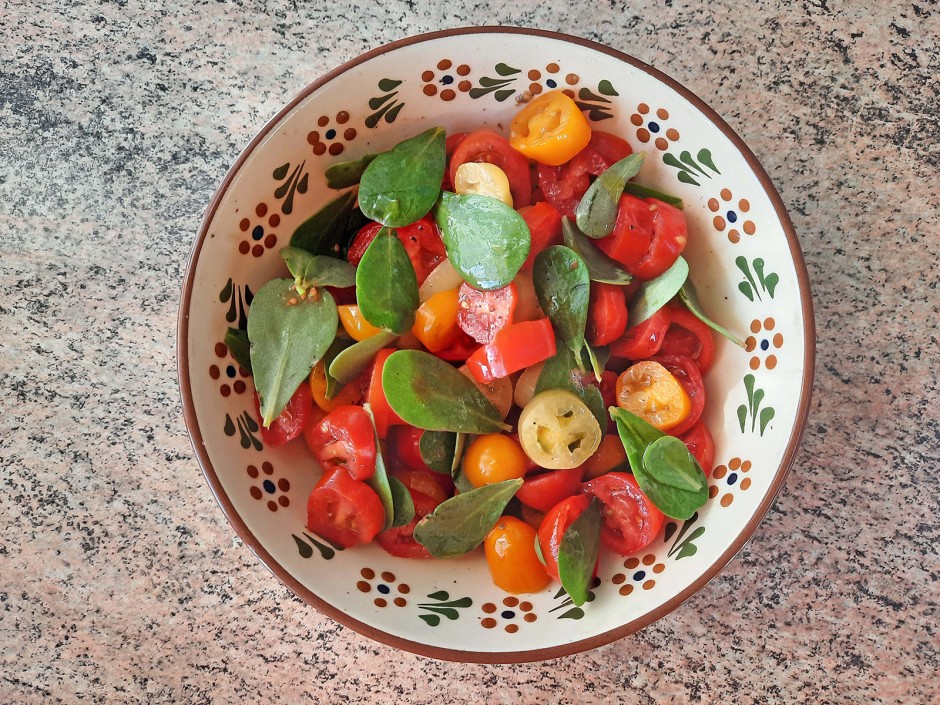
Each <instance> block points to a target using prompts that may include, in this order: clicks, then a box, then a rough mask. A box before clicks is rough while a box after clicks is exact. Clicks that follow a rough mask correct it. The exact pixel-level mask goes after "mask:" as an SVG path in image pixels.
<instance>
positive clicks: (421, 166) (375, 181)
mask: <svg viewBox="0 0 940 705" xmlns="http://www.w3.org/2000/svg"><path fill="white" fill-rule="evenodd" d="M444 137H445V133H444V128H442V127H434V128H431V129H430V130H426V131H425V132H422V133H421V134H420V135H416V136H415V137H412V138H410V139H407V140H405V141H404V142H400V143H399V144H397V145H395V146H394V147H393V148H392V149H391V150H389V151H388V152H383V153H382V154H379V155H376V157H375V159H373V160H372V162H371V163H370V164H369V166H367V167H366V169H365V171H364V172H363V174H362V180H361V181H360V183H359V207H360V208H361V209H362V212H363V213H365V215H366V216H367V217H369V218H371V219H372V220H375V221H378V222H379V223H382V224H383V225H387V226H389V227H393V228H397V227H401V226H403V225H410V224H411V223H413V222H415V221H416V220H417V219H418V218H420V217H421V216H423V215H425V214H426V213H427V212H428V211H429V210H431V208H432V206H434V203H435V201H437V197H438V196H439V195H440V193H441V181H442V180H443V178H444V164H445V160H446V155H445V150H444Z"/></svg>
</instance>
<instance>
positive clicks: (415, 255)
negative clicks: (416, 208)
mask: <svg viewBox="0 0 940 705" xmlns="http://www.w3.org/2000/svg"><path fill="white" fill-rule="evenodd" d="M383 227H384V226H383V225H382V224H381V223H369V224H368V225H366V226H365V227H363V228H362V229H361V230H360V231H359V232H358V233H357V234H356V237H355V238H354V239H353V241H352V244H351V245H350V246H349V252H348V253H347V254H346V259H348V260H349V262H350V263H351V264H354V265H358V264H359V262H360V261H361V260H362V256H363V255H364V254H365V252H366V250H367V249H368V248H369V245H371V244H372V241H373V240H374V239H375V236H376V235H378V234H379V230H381V229H382V228H383ZM394 230H395V232H396V233H397V235H398V239H399V240H401V243H402V244H403V245H404V246H405V251H406V252H407V253H408V259H410V260H411V264H412V266H413V267H414V270H415V276H416V277H417V279H418V284H419V285H420V284H421V283H422V282H423V281H424V280H425V279H427V278H428V275H429V274H430V273H431V272H432V271H433V270H434V268H435V267H436V266H437V265H439V264H440V263H441V262H443V261H444V259H445V258H446V257H447V253H446V252H445V251H444V241H443V240H441V233H440V231H439V230H438V229H437V224H436V223H435V222H434V220H433V219H432V218H431V217H430V216H424V217H423V218H419V219H418V220H416V221H415V222H414V223H412V224H411V225H405V226H404V227H401V228H394Z"/></svg>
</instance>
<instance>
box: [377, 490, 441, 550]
mask: <svg viewBox="0 0 940 705" xmlns="http://www.w3.org/2000/svg"><path fill="white" fill-rule="evenodd" d="M408 493H409V494H410V495H411V501H412V502H414V505H415V516H414V519H412V520H411V521H410V522H409V523H408V524H405V525H404V526H393V527H392V528H391V529H386V530H385V531H383V532H381V533H380V534H379V535H378V536H377V537H376V540H377V541H378V542H379V545H380V546H381V547H382V548H384V549H385V550H386V551H387V552H388V553H390V554H392V555H393V556H398V557H399V558H430V557H431V554H430V553H428V549H426V548H425V547H424V546H422V545H421V544H420V543H418V542H417V541H415V527H416V526H417V525H418V522H419V521H421V519H423V518H424V517H426V516H427V515H428V514H430V513H431V512H433V511H434V510H435V509H436V508H437V505H438V504H439V503H438V502H437V501H436V500H434V499H432V498H431V497H428V496H427V495H425V494H422V493H421V492H418V491H416V490H413V489H411V488H410V487H409V488H408Z"/></svg>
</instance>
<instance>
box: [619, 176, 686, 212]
mask: <svg viewBox="0 0 940 705" xmlns="http://www.w3.org/2000/svg"><path fill="white" fill-rule="evenodd" d="M623 190H624V191H625V192H626V193H632V194H633V195H634V196H639V197H640V198H655V199H656V200H657V201H662V202H663V203H668V204H669V205H670V206H675V207H676V208H682V199H681V198H679V197H678V196H670V195H669V194H668V193H663V192H662V191H657V190H656V189H654V188H650V187H649V186H643V185H642V184H638V183H635V182H633V181H629V182H627V184H626V185H625V186H624V188H623Z"/></svg>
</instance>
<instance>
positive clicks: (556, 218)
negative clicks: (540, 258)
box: [519, 201, 562, 270]
mask: <svg viewBox="0 0 940 705" xmlns="http://www.w3.org/2000/svg"><path fill="white" fill-rule="evenodd" d="M519 215H521V216H522V218H523V220H525V224H526V225H528V226H529V234H530V235H531V236H532V244H531V246H530V247H529V256H528V257H527V258H526V261H525V263H524V264H523V265H522V268H523V269H528V270H531V269H532V265H533V264H534V263H535V256H536V255H537V254H538V253H539V252H541V251H542V250H544V249H545V248H547V247H550V246H551V245H560V244H561V243H562V237H561V213H559V212H558V211H557V210H556V209H555V207H554V206H552V205H550V204H548V203H545V202H544V201H541V202H539V203H536V204H535V205H533V206H526V207H525V208H520V209H519Z"/></svg>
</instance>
